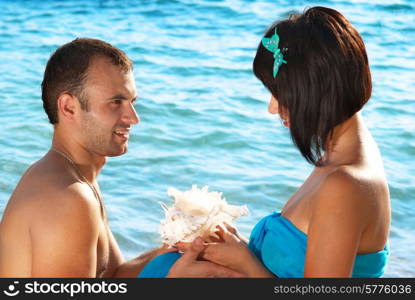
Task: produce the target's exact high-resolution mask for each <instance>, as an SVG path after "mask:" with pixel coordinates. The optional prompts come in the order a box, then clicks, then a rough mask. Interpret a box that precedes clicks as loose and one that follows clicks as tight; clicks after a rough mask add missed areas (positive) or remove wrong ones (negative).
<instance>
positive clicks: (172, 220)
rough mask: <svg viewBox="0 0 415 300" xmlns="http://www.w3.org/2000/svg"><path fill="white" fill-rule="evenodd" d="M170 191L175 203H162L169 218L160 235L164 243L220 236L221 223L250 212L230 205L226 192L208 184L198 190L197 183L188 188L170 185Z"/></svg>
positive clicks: (161, 227)
mask: <svg viewBox="0 0 415 300" xmlns="http://www.w3.org/2000/svg"><path fill="white" fill-rule="evenodd" d="M167 193H168V195H169V196H170V197H173V198H174V200H175V204H174V205H173V206H172V207H168V206H167V205H165V204H164V203H160V205H161V206H162V208H163V210H164V212H165V219H164V220H162V221H161V226H160V234H161V237H162V240H163V242H164V243H166V244H168V245H169V246H173V245H174V244H176V243H177V242H179V241H182V242H192V241H193V240H194V239H195V238H196V237H198V236H202V237H204V238H207V237H208V236H210V235H214V236H216V237H219V236H218V235H217V234H216V233H215V232H216V231H217V229H216V227H217V226H218V225H223V224H224V223H231V221H233V220H234V219H236V218H238V217H240V216H246V215H248V214H249V211H248V208H247V207H246V205H244V206H236V205H229V204H228V203H227V202H226V201H225V199H224V198H222V193H219V192H209V191H208V187H207V186H204V187H203V188H202V189H198V188H197V186H196V185H193V186H192V188H191V189H190V190H188V191H184V192H182V191H179V190H177V189H175V188H169V189H168V190H167Z"/></svg>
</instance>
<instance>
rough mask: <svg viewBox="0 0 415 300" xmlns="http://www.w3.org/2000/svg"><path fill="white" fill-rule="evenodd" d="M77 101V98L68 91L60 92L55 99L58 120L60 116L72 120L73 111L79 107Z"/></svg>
mask: <svg viewBox="0 0 415 300" xmlns="http://www.w3.org/2000/svg"><path fill="white" fill-rule="evenodd" d="M77 102H78V100H77V99H76V97H75V96H73V95H71V94H69V93H62V94H60V95H59V97H58V101H57V110H58V118H59V120H61V119H62V118H65V119H70V120H73V118H74V116H75V113H76V111H77V109H78V107H79V105H77V104H78V103H77Z"/></svg>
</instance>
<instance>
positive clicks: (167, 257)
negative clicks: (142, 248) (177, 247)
mask: <svg viewBox="0 0 415 300" xmlns="http://www.w3.org/2000/svg"><path fill="white" fill-rule="evenodd" d="M180 257H181V254H180V253H177V252H167V253H164V254H162V255H159V256H156V257H155V258H153V259H152V260H150V261H149V262H148V263H147V264H146V265H145V267H144V269H143V270H141V272H140V274H138V278H164V277H166V276H167V274H168V273H169V270H170V268H171V267H172V266H173V265H174V263H175V262H176V260H178V259H179V258H180Z"/></svg>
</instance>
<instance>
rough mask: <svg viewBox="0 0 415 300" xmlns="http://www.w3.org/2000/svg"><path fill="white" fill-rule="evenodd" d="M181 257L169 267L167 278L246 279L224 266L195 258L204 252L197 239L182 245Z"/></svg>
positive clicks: (199, 240)
mask: <svg viewBox="0 0 415 300" xmlns="http://www.w3.org/2000/svg"><path fill="white" fill-rule="evenodd" d="M182 244H183V247H184V248H182V250H184V254H183V256H182V257H181V258H180V259H178V260H177V261H176V263H175V264H174V265H173V266H172V267H171V269H170V271H169V273H168V274H167V277H190V278H196V277H224V278H225V277H239V278H241V277H246V276H245V275H243V274H241V273H238V272H235V271H233V270H231V269H229V268H226V267H224V266H220V265H218V264H215V263H213V262H209V261H203V260H202V261H199V260H197V258H198V257H199V255H200V253H201V252H202V251H203V250H204V248H205V246H204V245H203V240H202V239H201V238H197V239H196V240H195V241H193V243H182Z"/></svg>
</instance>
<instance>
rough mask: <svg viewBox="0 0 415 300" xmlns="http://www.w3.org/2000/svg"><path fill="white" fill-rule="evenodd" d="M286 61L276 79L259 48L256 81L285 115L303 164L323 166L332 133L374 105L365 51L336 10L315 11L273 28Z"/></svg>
mask: <svg viewBox="0 0 415 300" xmlns="http://www.w3.org/2000/svg"><path fill="white" fill-rule="evenodd" d="M275 28H276V29H277V33H278V35H279V37H280V42H279V48H280V49H281V50H282V53H283V56H284V60H286V61H287V64H282V65H281V66H280V68H279V71H278V74H277V76H276V78H274V77H273V72H272V69H273V65H274V57H273V54H272V53H271V52H270V51H268V50H266V49H265V48H264V47H263V45H262V43H260V44H259V46H258V49H257V53H256V56H255V59H254V62H253V70H254V73H255V76H256V77H257V78H258V79H259V80H261V81H262V83H263V84H264V85H265V87H266V88H267V89H268V90H269V91H270V92H271V94H272V95H273V96H274V97H275V98H276V99H277V101H278V104H279V107H280V109H281V107H282V108H283V109H284V108H285V109H286V110H287V111H288V114H289V118H290V134H291V138H292V140H293V142H294V144H295V145H296V146H297V147H298V149H299V150H300V152H301V154H302V155H303V156H304V158H305V159H306V160H307V161H308V162H310V163H312V164H314V165H316V166H318V165H321V156H322V153H323V151H325V150H326V149H325V143H326V141H327V140H328V137H330V136H331V134H332V133H333V128H334V127H335V126H337V125H338V124H340V123H342V122H343V121H345V120H347V119H348V118H350V117H351V116H353V115H354V114H355V113H356V112H358V111H359V110H360V109H361V108H362V107H363V105H364V104H365V103H366V102H367V101H368V100H369V98H370V96H371V92H372V80H371V75H370V69H369V63H368V58H367V54H366V49H365V45H364V43H363V40H362V38H361V37H360V35H359V33H358V32H357V31H356V29H355V28H353V26H352V25H351V24H350V22H349V21H348V20H347V19H346V18H345V17H344V16H343V15H342V14H340V13H339V12H337V11H336V10H333V9H330V8H325V7H312V8H310V9H308V10H306V11H305V12H304V13H302V14H293V15H291V16H290V17H289V18H288V19H286V20H283V21H281V22H277V23H274V24H273V25H272V26H271V27H270V28H269V29H268V30H267V32H266V34H265V36H266V37H271V36H272V35H273V34H274V32H275Z"/></svg>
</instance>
